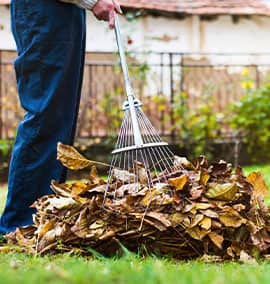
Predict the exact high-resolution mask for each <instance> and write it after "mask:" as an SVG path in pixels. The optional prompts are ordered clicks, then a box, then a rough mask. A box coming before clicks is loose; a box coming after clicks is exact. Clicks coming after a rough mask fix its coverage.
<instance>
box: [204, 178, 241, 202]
mask: <svg viewBox="0 0 270 284" xmlns="http://www.w3.org/2000/svg"><path fill="white" fill-rule="evenodd" d="M237 191H238V187H237V185H236V183H216V182H211V183H210V182H209V183H208V186H207V191H206V193H205V195H206V196H207V197H208V198H211V199H216V200H221V201H231V200H232V199H233V198H234V196H235V194H236V193H237Z"/></svg>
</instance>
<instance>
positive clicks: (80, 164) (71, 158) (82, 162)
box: [57, 142, 94, 170]
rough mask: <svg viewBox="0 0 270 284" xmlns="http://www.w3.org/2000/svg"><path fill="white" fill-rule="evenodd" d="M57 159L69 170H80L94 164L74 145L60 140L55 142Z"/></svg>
mask: <svg viewBox="0 0 270 284" xmlns="http://www.w3.org/2000/svg"><path fill="white" fill-rule="evenodd" d="M57 160H59V161H61V163H62V164H63V165H64V166H65V167H67V168H69V169H70V170H81V169H84V168H86V167H89V166H92V165H93V164H94V162H93V161H90V160H88V159H86V158H85V157H83V156H82V155H81V154H80V153H79V152H78V151H77V150H76V149H75V148H74V147H72V146H68V145H64V144H62V143H60V142H59V143H58V144H57Z"/></svg>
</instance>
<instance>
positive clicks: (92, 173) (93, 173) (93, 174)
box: [89, 166, 105, 185]
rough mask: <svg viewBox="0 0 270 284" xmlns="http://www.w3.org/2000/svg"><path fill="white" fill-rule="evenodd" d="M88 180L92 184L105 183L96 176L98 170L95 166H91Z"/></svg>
mask: <svg viewBox="0 0 270 284" xmlns="http://www.w3.org/2000/svg"><path fill="white" fill-rule="evenodd" d="M89 180H90V182H91V183H92V184H96V185H101V184H104V183H105V181H104V180H103V179H101V178H100V177H99V176H98V171H97V168H96V167H95V166H92V167H91V170H90V175H89Z"/></svg>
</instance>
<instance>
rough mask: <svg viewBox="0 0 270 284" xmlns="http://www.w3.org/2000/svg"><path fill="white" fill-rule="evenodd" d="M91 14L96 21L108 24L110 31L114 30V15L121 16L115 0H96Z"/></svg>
mask: <svg viewBox="0 0 270 284" xmlns="http://www.w3.org/2000/svg"><path fill="white" fill-rule="evenodd" d="M92 12H93V14H94V15H95V17H96V18H97V19H98V20H100V21H106V22H109V27H110V29H113V28H114V13H115V12H116V13H118V14H122V10H121V8H120V5H119V3H118V1H117V0H98V2H97V4H96V5H95V6H94V8H93V9H92Z"/></svg>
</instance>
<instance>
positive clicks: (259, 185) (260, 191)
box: [247, 172, 268, 197]
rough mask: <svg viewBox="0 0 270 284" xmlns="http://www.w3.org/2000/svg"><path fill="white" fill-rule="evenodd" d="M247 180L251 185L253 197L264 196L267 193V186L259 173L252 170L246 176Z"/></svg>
mask: <svg viewBox="0 0 270 284" xmlns="http://www.w3.org/2000/svg"><path fill="white" fill-rule="evenodd" d="M247 180H248V182H249V183H251V184H252V185H253V189H254V190H253V195H254V196H255V197H257V196H259V195H261V196H265V195H266V194H267V193H268V188H267V186H266V184H265V181H264V178H263V176H262V174H261V173H259V172H253V173H251V174H249V175H248V176H247Z"/></svg>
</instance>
